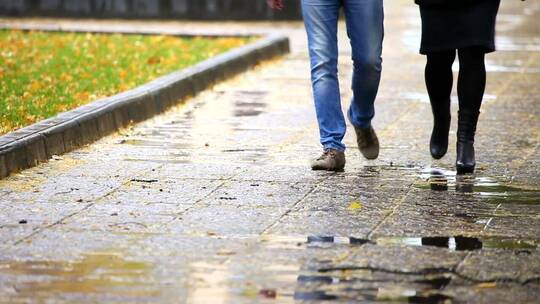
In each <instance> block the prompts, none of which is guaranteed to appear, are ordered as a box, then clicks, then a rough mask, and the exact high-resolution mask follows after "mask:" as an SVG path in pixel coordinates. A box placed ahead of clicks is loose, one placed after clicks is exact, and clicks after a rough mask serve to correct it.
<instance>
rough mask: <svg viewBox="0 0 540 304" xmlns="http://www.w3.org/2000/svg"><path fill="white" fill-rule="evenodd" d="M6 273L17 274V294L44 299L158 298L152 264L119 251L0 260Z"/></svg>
mask: <svg viewBox="0 0 540 304" xmlns="http://www.w3.org/2000/svg"><path fill="white" fill-rule="evenodd" d="M0 269H1V270H2V273H4V274H5V275H8V276H9V275H14V276H18V277H20V278H21V279H19V280H18V283H15V286H14V289H15V290H16V292H17V296H18V297H31V298H32V299H41V300H45V299H48V298H54V299H58V297H59V296H60V295H63V296H77V295H78V296H80V295H84V296H89V295H94V296H100V297H103V296H107V295H108V296H111V297H116V298H117V297H123V298H126V299H130V298H138V299H145V298H146V299H147V300H149V299H150V298H154V297H157V296H158V295H159V291H157V290H156V289H155V288H154V287H153V286H152V284H148V282H146V281H148V280H149V279H150V278H149V275H150V265H148V264H146V263H141V262H133V261H127V260H125V259H124V258H123V257H122V256H121V255H120V254H117V253H105V252H104V253H91V254H85V255H84V256H83V258H82V259H81V260H80V261H75V262H69V261H21V262H0Z"/></svg>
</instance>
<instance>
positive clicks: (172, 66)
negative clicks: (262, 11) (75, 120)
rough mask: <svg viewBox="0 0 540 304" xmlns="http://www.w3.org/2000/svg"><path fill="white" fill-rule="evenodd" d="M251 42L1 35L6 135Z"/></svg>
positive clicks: (0, 98) (0, 108) (1, 114)
mask: <svg viewBox="0 0 540 304" xmlns="http://www.w3.org/2000/svg"><path fill="white" fill-rule="evenodd" d="M249 40H250V38H179V37H172V36H145V35H121V34H114V35H111V34H85V33H51V32H24V31H18V30H0V135H1V134H5V133H7V132H9V131H12V130H15V129H18V128H20V127H23V126H27V125H29V124H32V123H34V122H36V121H39V120H42V119H45V118H48V117H51V116H54V115H55V114H57V113H59V112H63V111H66V110H70V109H73V108H76V107H78V106H80V105H82V104H85V103H88V102H91V101H94V100H96V99H99V98H102V97H106V96H111V95H114V94H116V93H119V92H122V91H125V90H128V89H131V88H134V87H136V86H138V85H141V84H144V83H146V82H148V81H150V80H152V79H154V78H156V77H159V76H163V75H165V74H168V73H170V72H173V71H175V70H178V69H181V68H185V67H187V66H189V65H193V64H194V63H197V62H200V61H202V60H204V59H207V58H209V57H212V56H214V55H216V54H218V53H221V52H224V51H227V50H229V49H231V48H234V47H238V46H241V45H244V44H246V43H247V42H248V41H249Z"/></svg>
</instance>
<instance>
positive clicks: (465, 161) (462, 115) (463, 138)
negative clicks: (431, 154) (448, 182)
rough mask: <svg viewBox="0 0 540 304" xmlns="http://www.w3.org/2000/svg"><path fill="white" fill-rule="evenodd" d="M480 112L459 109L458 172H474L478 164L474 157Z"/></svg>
mask: <svg viewBox="0 0 540 304" xmlns="http://www.w3.org/2000/svg"><path fill="white" fill-rule="evenodd" d="M479 114H480V113H479V112H476V113H471V112H466V111H459V121H458V132H457V147H456V152H457V155H456V170H457V173H458V174H466V173H473V172H474V168H475V166H476V161H475V158H474V135H475V133H476V124H477V123H478V116H479Z"/></svg>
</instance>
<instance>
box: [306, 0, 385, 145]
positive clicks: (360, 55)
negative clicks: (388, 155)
mask: <svg viewBox="0 0 540 304" xmlns="http://www.w3.org/2000/svg"><path fill="white" fill-rule="evenodd" d="M341 7H343V8H344V11H345V19H346V24H347V35H348V36H349V40H350V43H351V47H352V61H353V66H354V71H353V78H352V91H353V98H352V101H351V105H350V107H349V111H348V116H349V120H350V121H351V123H352V124H353V125H354V126H357V127H360V128H367V127H369V126H370V125H371V120H372V119H373V117H374V116H375V108H374V103H375V97H376V96H377V91H378V88H379V82H380V79H381V70H382V58H381V55H382V42H383V36H384V26H383V19H384V10H383V0H302V12H303V16H304V24H305V27H306V31H307V36H308V46H309V56H310V62H311V82H312V86H313V97H314V99H315V110H316V112H317V121H318V123H319V131H320V137H321V144H322V145H323V147H324V148H330V149H336V150H339V151H343V150H345V145H344V144H343V143H342V140H343V137H344V136H345V131H346V124H345V118H344V117H343V111H342V110H341V98H340V92H339V81H338V76H337V65H338V44H337V24H338V18H339V10H340V8H341Z"/></svg>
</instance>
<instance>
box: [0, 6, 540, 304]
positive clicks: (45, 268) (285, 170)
mask: <svg viewBox="0 0 540 304" xmlns="http://www.w3.org/2000/svg"><path fill="white" fill-rule="evenodd" d="M409 2H410V1H388V3H387V13H386V31H387V34H386V38H385V39H386V40H385V57H384V60H385V65H384V67H385V69H384V77H383V82H382V85H381V89H380V94H379V99H378V101H377V111H378V112H377V117H376V119H375V122H374V125H375V127H376V129H377V130H378V132H379V135H380V139H381V142H382V151H381V157H380V158H379V159H378V160H376V161H366V160H364V159H362V158H361V157H360V154H359V152H358V151H357V149H356V147H355V146H354V142H355V139H354V137H353V136H352V135H350V134H349V135H347V137H346V143H347V144H348V147H349V149H348V150H347V157H348V163H347V167H346V170H345V171H344V172H341V173H326V172H313V171H310V170H309V167H308V160H309V159H310V158H311V157H314V156H316V155H317V154H318V153H319V152H320V151H319V149H320V148H319V146H318V143H317V141H318V139H317V137H318V136H317V135H318V134H317V128H316V124H315V117H314V111H313V107H312V101H311V98H310V94H311V92H310V87H309V78H308V72H309V67H308V59H307V56H306V53H305V37H304V33H303V31H302V30H303V29H302V25H301V24H300V23H283V24H278V25H277V26H276V28H275V29H276V30H278V31H283V32H287V33H289V34H290V36H291V39H292V44H293V45H292V53H291V54H290V55H289V56H287V57H285V58H283V59H280V60H276V61H273V62H267V63H265V64H263V65H261V66H259V67H257V68H256V69H254V70H253V71H250V72H247V73H245V74H243V75H241V76H239V77H237V78H234V79H231V80H230V81H227V82H225V83H222V84H219V85H217V86H215V87H214V88H213V89H211V90H208V91H206V92H204V93H202V94H200V95H198V96H196V97H194V98H193V99H191V100H189V101H187V102H186V104H185V105H183V106H180V107H178V108H175V109H173V110H171V111H170V112H168V113H166V114H164V115H161V116H159V117H156V118H154V119H151V120H149V121H147V122H144V123H142V124H139V125H135V126H132V127H131V128H128V129H126V130H123V131H122V132H120V133H119V134H116V135H114V136H110V137H107V138H104V139H102V140H100V141H99V142H97V143H95V144H93V145H91V146H88V147H85V148H83V149H80V150H77V151H74V152H72V153H69V154H66V155H63V156H62V157H58V158H56V159H55V160H51V161H50V162H49V163H46V164H42V165H40V166H39V167H36V168H33V169H30V170H26V171H24V172H21V173H20V174H16V175H13V176H11V177H9V178H7V179H5V180H3V181H0V195H1V197H0V302H6V303H8V302H9V303H18V302H20V303H23V302H24V303H26V302H48V303H55V302H154V301H156V302H171V303H178V302H187V303H253V302H276V303H281V302H294V301H300V302H302V301H305V302H311V301H328V302H412V303H460V302H469V303H499V302H500V303H504V302H507V303H509V302H512V303H538V301H539V300H538V299H539V298H540V249H539V244H540V174H539V173H538V172H539V170H540V163H539V161H540V151H539V142H540V140H539V139H540V122H539V121H538V117H539V116H538V115H539V114H540V107H539V106H538V105H539V102H540V99H539V98H540V97H539V96H540V86H539V85H538V84H539V83H540V36H539V35H540V34H539V33H540V31H539V29H540V28H539V27H540V24H539V22H538V20H539V18H540V3H536V2H534V1H530V2H526V4H523V3H521V2H518V1H515V3H514V2H511V1H504V4H503V8H502V10H501V15H500V18H499V28H498V30H499V40H498V44H499V49H500V52H498V53H495V54H491V55H489V56H488V59H487V66H488V70H489V76H488V79H489V80H488V81H489V85H488V88H487V92H486V100H485V105H484V107H483V114H482V116H481V121H480V127H479V134H478V140H477V145H476V146H477V150H478V156H477V157H478V161H479V169H478V172H477V174H476V175H475V176H465V177H456V175H455V172H453V171H452V164H453V161H454V158H453V154H454V150H453V149H454V148H453V145H452V148H451V151H449V153H448V156H446V157H445V158H444V159H442V160H440V161H433V160H431V158H430V156H429V152H428V141H429V134H430V129H431V123H432V122H431V118H430V109H429V104H428V100H427V95H426V92H425V88H424V84H423V79H422V75H423V72H422V71H423V65H424V60H425V59H424V58H423V57H422V56H420V55H417V48H418V44H419V33H420V32H419V23H418V12H417V8H416V7H415V6H414V5H412V4H410V3H409ZM181 25H182V23H178V26H181ZM158 26H159V24H158ZM167 26H171V24H168V25H167ZM172 26H174V24H173V25H172ZM201 26H202V27H204V26H207V27H208V28H212V27H215V25H201ZM230 26H231V27H234V26H237V27H242V26H248V25H245V24H244V25H242V24H239V25H238V24H236V25H230ZM249 26H252V27H254V28H256V27H257V26H259V27H264V26H263V25H257V24H250V25H249ZM340 35H341V38H342V47H341V50H340V52H341V58H340V59H341V65H340V76H341V78H342V79H343V82H342V87H343V96H344V100H347V99H348V98H350V90H348V89H347V88H348V87H349V78H350V76H351V75H350V74H351V73H350V70H351V63H350V60H349V58H350V50H349V48H348V47H347V42H346V39H345V33H344V31H343V30H342V31H341V32H340ZM347 104H348V103H347V102H344V107H346V106H347ZM453 109H454V111H456V103H454V105H453ZM454 117H456V116H455V115H454ZM451 136H455V121H454V123H453V129H452V131H451ZM452 141H453V140H452Z"/></svg>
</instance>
